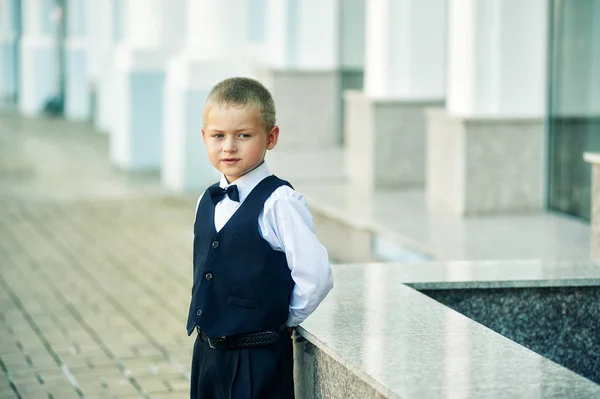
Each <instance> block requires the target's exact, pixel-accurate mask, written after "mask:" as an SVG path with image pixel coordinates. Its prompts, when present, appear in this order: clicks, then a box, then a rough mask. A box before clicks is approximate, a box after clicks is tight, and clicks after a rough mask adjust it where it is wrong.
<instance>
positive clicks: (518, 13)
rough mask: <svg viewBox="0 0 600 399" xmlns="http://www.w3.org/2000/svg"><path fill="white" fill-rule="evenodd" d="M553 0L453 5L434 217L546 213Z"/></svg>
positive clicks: (436, 136) (475, 0)
mask: <svg viewBox="0 0 600 399" xmlns="http://www.w3.org/2000/svg"><path fill="white" fill-rule="evenodd" d="M547 18H548V16H547V1H545V0H532V1H527V2H521V1H518V0H491V1H489V0H460V1H458V0H449V12H448V24H449V29H448V32H449V39H448V50H449V52H448V85H447V89H448V91H447V98H446V109H444V110H432V111H431V112H430V114H429V116H428V137H427V161H426V165H427V184H426V189H427V200H428V204H429V208H430V209H431V210H432V211H434V212H447V213H452V214H460V215H467V214H475V213H495V212H516V211H528V210H541V209H542V208H543V197H544V196H543V178H544V173H543V170H544V169H543V168H544V166H543V154H544V145H543V134H544V132H543V116H544V114H545V110H544V109H545V103H546V100H545V93H546V74H545V70H546V47H547V43H546V36H547V34H546V30H547V28H546V24H547Z"/></svg>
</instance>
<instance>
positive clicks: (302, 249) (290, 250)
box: [196, 163, 333, 327]
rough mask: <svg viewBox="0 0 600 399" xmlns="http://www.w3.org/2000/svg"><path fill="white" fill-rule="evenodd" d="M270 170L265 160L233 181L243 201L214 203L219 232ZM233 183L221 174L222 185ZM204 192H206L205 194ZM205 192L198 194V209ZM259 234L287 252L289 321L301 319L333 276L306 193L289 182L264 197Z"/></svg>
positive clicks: (226, 199)
mask: <svg viewBox="0 0 600 399" xmlns="http://www.w3.org/2000/svg"><path fill="white" fill-rule="evenodd" d="M270 175H271V173H270V172H269V169H268V168H267V165H266V163H263V164H262V165H260V166H259V167H257V168H256V169H254V170H253V171H251V172H249V173H247V174H246V175H244V176H242V177H240V178H238V179H237V180H236V181H235V182H233V183H232V185H236V186H237V187H238V192H239V197H240V202H235V201H232V200H231V199H229V197H228V196H227V195H226V196H225V197H224V199H223V200H222V201H221V202H219V203H218V204H217V205H216V206H215V228H216V230H217V232H218V231H219V230H221V229H222V228H223V226H225V223H227V221H228V220H229V219H230V218H231V216H233V214H234V213H235V211H236V210H237V209H238V208H239V207H240V205H241V204H242V203H243V202H244V200H245V199H246V198H247V197H248V194H250V192H251V191H252V189H254V187H256V185H257V184H258V183H260V182H261V181H262V180H263V179H264V178H266V177H268V176H270ZM229 185H230V184H229V183H228V182H227V180H226V179H225V176H221V181H220V183H219V186H220V187H221V188H227V187H228V186H229ZM203 195H204V194H203ZM201 199H202V195H201V196H200V198H198V203H197V204H196V212H197V211H198V205H199V204H200V200H201ZM258 226H259V230H260V234H261V235H262V237H263V238H264V239H265V240H266V241H267V242H268V243H269V245H270V246H271V248H273V249H274V250H276V251H282V252H285V255H286V259H287V263H288V266H289V268H290V270H291V272H292V279H293V280H294V283H295V286H294V289H293V291H292V297H291V301H290V313H289V317H288V320H287V325H288V326H290V327H295V326H297V325H298V324H300V323H302V322H303V321H304V320H305V319H306V318H307V317H308V316H309V315H310V314H311V313H312V312H313V311H314V310H315V309H316V308H317V306H318V305H319V303H321V301H322V300H323V299H324V298H325V296H327V294H328V293H329V291H330V290H331V289H332V288H333V276H332V274H331V266H330V265H329V258H328V256H327V250H326V249H325V247H323V245H322V244H321V243H320V242H319V240H318V239H317V237H316V235H315V231H314V226H313V219H312V215H311V214H310V211H309V209H308V204H307V203H306V199H305V198H304V196H303V195H302V194H300V193H298V192H297V191H294V190H293V189H291V188H290V187H288V186H281V187H279V188H277V189H276V190H275V191H274V192H273V194H271V196H270V197H269V198H267V200H266V201H265V205H264V209H263V211H262V212H261V213H260V215H259V217H258Z"/></svg>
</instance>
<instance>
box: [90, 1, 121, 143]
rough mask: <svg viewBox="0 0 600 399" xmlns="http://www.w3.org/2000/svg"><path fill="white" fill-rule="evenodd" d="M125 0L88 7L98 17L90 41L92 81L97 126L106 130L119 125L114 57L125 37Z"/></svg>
mask: <svg viewBox="0 0 600 399" xmlns="http://www.w3.org/2000/svg"><path fill="white" fill-rule="evenodd" d="M125 1H127V0H104V1H101V2H95V3H94V7H93V8H91V7H90V8H88V12H93V14H92V15H90V20H91V21H94V22H92V23H93V24H94V25H93V35H92V37H93V39H92V43H93V45H90V53H89V54H88V56H89V58H90V65H89V66H90V67H89V68H88V82H89V84H90V86H91V90H92V93H93V98H94V105H93V109H92V115H93V123H94V127H95V128H96V129H97V130H98V131H100V132H102V133H109V132H112V131H114V126H115V119H116V109H115V94H116V92H115V82H114V80H115V62H114V58H115V50H116V47H117V45H118V44H119V43H120V42H121V41H122V40H123V30H124V27H123V24H124V21H123V19H124V6H125ZM90 5H91V4H90ZM94 11H95V12H94Z"/></svg>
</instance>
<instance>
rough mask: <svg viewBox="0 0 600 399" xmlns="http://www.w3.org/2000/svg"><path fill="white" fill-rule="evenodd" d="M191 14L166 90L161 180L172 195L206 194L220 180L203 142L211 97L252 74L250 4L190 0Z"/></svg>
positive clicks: (235, 0) (242, 0)
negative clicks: (226, 83) (223, 84)
mask: <svg viewBox="0 0 600 399" xmlns="http://www.w3.org/2000/svg"><path fill="white" fill-rule="evenodd" d="M186 11H187V16H188V24H187V35H186V46H185V48H184V49H183V50H182V51H181V52H180V53H179V54H177V55H176V56H174V57H173V58H172V59H171V60H170V62H169V65H168V70H167V77H166V83H165V89H164V90H165V91H164V108H165V121H164V129H163V164H162V168H161V176H162V182H163V184H164V186H166V187H167V188H168V189H170V190H172V191H176V192H182V191H195V192H199V191H200V192H201V190H203V189H205V188H206V187H207V186H208V185H209V184H212V183H214V182H215V181H217V180H218V176H219V174H218V172H217V171H215V170H214V168H213V167H212V165H211V164H210V163H209V161H208V158H207V156H206V152H205V150H204V144H203V142H202V134H201V129H202V125H203V111H204V103H205V101H206V98H207V96H208V93H209V92H210V90H211V89H212V87H213V86H214V85H215V84H216V83H218V82H219V81H221V80H223V79H226V78H229V77H232V76H248V75H250V68H249V65H248V57H247V53H246V48H245V43H246V41H247V29H246V28H247V21H248V13H247V1H246V0H219V1H218V2H217V1H213V0H187V10H186ZM198 21H202V24H199V23H198ZM206 32H211V35H210V36H209V35H206Z"/></svg>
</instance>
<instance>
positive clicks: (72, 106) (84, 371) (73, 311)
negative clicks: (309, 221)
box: [0, 0, 600, 398]
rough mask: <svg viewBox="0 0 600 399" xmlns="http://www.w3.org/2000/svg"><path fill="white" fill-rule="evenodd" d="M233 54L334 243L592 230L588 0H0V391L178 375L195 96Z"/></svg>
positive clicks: (149, 388) (375, 248)
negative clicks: (270, 100) (272, 115)
mask: <svg viewBox="0 0 600 399" xmlns="http://www.w3.org/2000/svg"><path fill="white" fill-rule="evenodd" d="M241 75H243V76H251V77H254V78H256V79H258V80H260V81H261V82H263V83H264V84H265V85H266V86H267V87H268V88H269V89H270V90H271V92H272V94H273V96H274V98H275V101H276V106H277V119H278V124H279V125H280V127H281V137H280V141H279V144H278V146H277V148H276V149H275V150H274V151H273V152H272V153H269V154H268V157H267V161H268V164H269V167H270V169H271V170H272V171H273V172H275V173H276V174H278V175H279V176H280V177H282V178H284V179H287V180H290V181H291V182H292V183H293V184H294V186H295V187H296V188H297V189H299V191H301V192H302V193H304V194H305V195H306V197H307V199H308V201H309V204H310V207H311V211H312V213H313V216H314V221H315V226H316V229H317V233H318V235H319V238H320V239H321V240H322V241H323V243H324V244H325V245H326V247H327V249H328V251H329V254H330V257H331V260H332V262H335V263H345V262H359V263H366V262H399V263H409V262H429V261H457V260H459V261H466V260H484V261H488V260H514V259H528V260H540V261H556V260H561V261H563V260H589V259H590V258H595V257H596V255H597V254H598V253H600V239H598V238H597V236H596V235H595V232H596V231H597V230H598V229H597V228H596V227H595V223H594V218H593V212H592V210H593V209H596V208H594V207H593V203H594V193H595V192H596V191H599V192H598V193H597V197H596V198H597V199H596V201H597V203H598V204H600V190H593V187H594V185H593V181H594V179H593V177H594V176H596V175H593V174H592V169H593V167H592V165H591V164H595V163H600V158H595V155H594V154H595V153H596V152H600V0H527V1H519V0H372V1H371V0H218V1H216V0H0V251H1V252H0V265H1V269H0V277H1V278H0V283H1V284H0V291H1V292H2V302H1V304H2V309H1V311H2V313H0V316H1V317H0V323H1V324H2V325H3V326H4V327H5V328H6V329H7V332H8V333H7V334H5V333H4V332H2V333H0V336H1V337H2V338H0V343H2V347H1V351H0V366H2V365H3V366H2V369H3V370H4V372H5V375H6V376H7V377H8V376H10V378H7V379H6V380H3V382H2V383H0V397H3V398H4V397H29V396H31V397H37V396H35V395H38V394H40V393H43V394H44V395H45V396H44V397H47V395H46V394H52V392H54V394H53V396H51V397H60V398H62V397H69V396H67V395H76V397H82V395H83V393H85V392H100V393H102V394H103V395H104V394H106V395H109V394H110V395H113V396H110V397H115V395H119V394H122V393H123V392H124V394H125V395H127V394H131V395H138V396H139V395H141V396H144V395H146V396H152V397H185V390H186V389H187V385H186V384H187V383H188V380H187V378H189V345H190V342H189V341H188V340H186V339H185V332H184V321H185V320H184V319H185V316H186V311H187V304H188V300H189V289H190V288H191V240H192V230H191V227H192V222H193V215H194V205H195V203H196V199H197V197H198V195H199V194H200V193H202V191H203V190H204V188H205V187H206V186H207V185H209V184H212V183H213V182H214V181H216V180H217V179H218V174H217V173H216V172H215V171H214V170H213V169H212V166H211V165H210V164H209V163H208V160H207V159H206V154H205V152H204V147H203V144H202V139H201V132H200V129H201V126H202V111H203V105H204V101H205V99H206V96H207V94H208V92H209V90H210V89H211V87H212V86H213V85H214V84H216V83H217V82H218V81H220V80H221V79H224V78H227V77H230V76H241ZM584 153H588V156H587V161H586V160H584ZM597 178H598V179H600V173H597ZM599 187H600V186H599ZM597 208H598V209H600V207H597ZM453 270H455V271H454V272H452V273H458V274H461V273H467V274H468V271H464V270H463V271H462V272H461V271H460V269H453ZM457 270H458V271H457ZM449 273H450V272H449ZM46 332H47V333H46ZM4 337H8V338H6V339H5V338H4ZM17 337H23V338H17ZM27 345H30V346H29V347H28V346H27ZM127 359H129V360H127ZM49 365H51V366H49ZM46 366H47V368H44V367H46ZM56 366H60V367H59V368H60V370H62V371H57V370H58V369H57V368H56ZM63 366H64V367H63ZM40 370H46V371H45V372H46V374H44V373H43V372H41V371H40ZM65 370H66V371H65ZM98 370H101V372H100V371H98ZM165 370H166V371H165ZM136 372H139V374H138V375H137V377H132V373H133V375H135V373H136ZM48 373H49V374H48ZM53 373H54V374H53ZM78 373H79V374H78ZM98 375H100V376H101V377H98ZM65 376H66V377H67V379H66V380H65ZM111 376H112V377H111ZM157 376H161V377H160V378H158V377H157ZM113 377H114V378H113ZM53 378H56V381H57V382H56V384H55V385H52V383H49V382H48V381H53V380H52V379H53ZM98 378H100V379H98ZM111 378H113V379H111ZM0 379H2V378H1V377H0ZM11 381H12V382H11ZM40 381H47V383H46V384H45V385H44V383H42V382H40ZM58 381H60V382H58ZM65 381H67V382H68V384H67V385H65ZM73 381H75V382H73ZM156 381H159V383H158V382H156ZM146 382H147V385H145V383H146ZM86 384H87V385H86ZM98 384H100V385H98ZM152 384H155V385H152ZM65 386H66V387H67V388H65ZM2 389H4V390H2ZM53 389H56V391H52V390H53ZM86 389H87V391H86ZM121 391H122V392H121ZM153 392H154V393H156V395H155V394H153ZM87 395H88V396H89V394H87ZM107 397H108V396H107Z"/></svg>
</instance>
